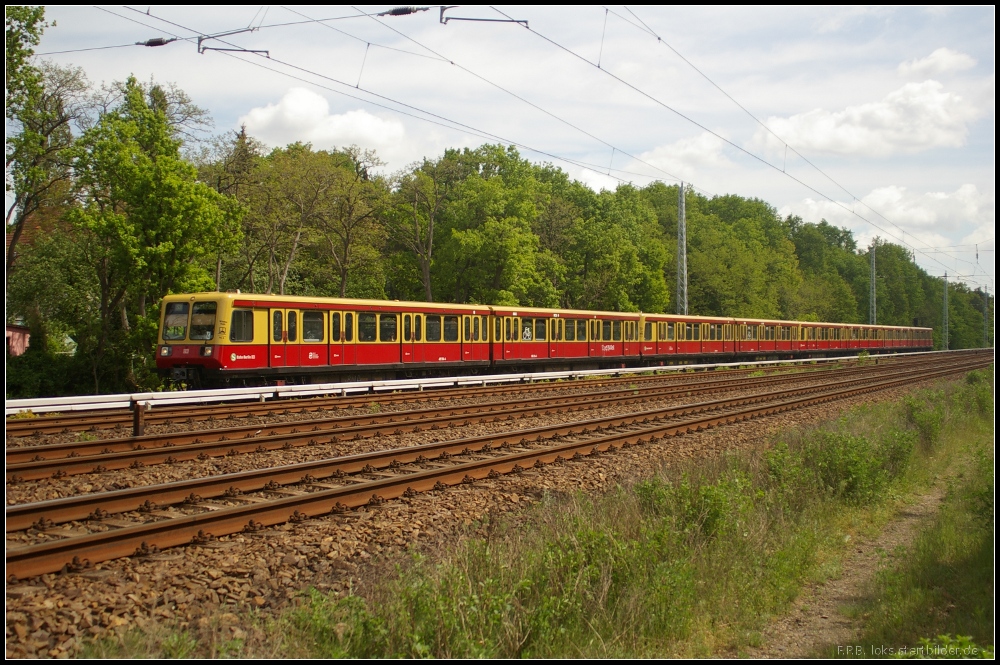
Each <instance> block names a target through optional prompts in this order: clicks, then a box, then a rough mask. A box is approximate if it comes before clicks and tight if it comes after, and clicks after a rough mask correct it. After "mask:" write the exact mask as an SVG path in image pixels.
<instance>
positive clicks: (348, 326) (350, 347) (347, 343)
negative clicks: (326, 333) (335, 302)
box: [344, 312, 358, 365]
mask: <svg viewBox="0 0 1000 665" xmlns="http://www.w3.org/2000/svg"><path fill="white" fill-rule="evenodd" d="M356 324H357V315H356V314H355V313H354V312H344V364H345V365H357V364H358V347H357V346H356V344H355V340H356V339H357V333H358V330H357V325H356Z"/></svg>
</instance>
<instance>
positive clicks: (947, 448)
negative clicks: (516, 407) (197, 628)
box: [95, 373, 993, 658]
mask: <svg viewBox="0 0 1000 665" xmlns="http://www.w3.org/2000/svg"><path fill="white" fill-rule="evenodd" d="M973 376H974V378H973V380H972V381H970V382H965V383H953V384H950V385H949V387H948V388H946V389H945V390H943V391H942V390H938V391H924V392H922V393H918V394H917V395H915V396H913V397H911V398H910V399H908V400H905V401H903V402H900V403H897V404H882V405H876V406H869V407H863V408H858V409H854V410H852V411H851V412H850V413H849V414H847V415H845V416H844V417H843V418H841V419H839V420H837V421H835V422H832V423H828V424H827V425H826V426H824V427H821V428H816V429H811V430H808V431H793V432H789V433H784V434H782V435H780V436H779V438H778V439H777V440H776V441H775V442H774V445H773V446H772V447H771V448H770V449H768V450H766V451H757V452H742V453H735V454H729V455H725V456H722V457H720V458H717V459H715V460H714V461H712V462H706V461H704V460H700V461H699V462H698V463H697V464H691V465H689V466H686V467H678V466H677V465H675V467H674V468H671V469H668V468H662V469H658V470H653V471H652V472H651V474H650V477H648V478H646V479H642V480H639V481H637V482H635V483H634V484H631V485H625V486H619V487H616V488H614V489H613V490H611V491H610V492H608V493H607V494H604V495H600V496H590V495H585V494H582V493H580V494H575V495H569V496H564V497H551V496H548V497H545V498H544V499H543V501H542V502H541V503H540V504H538V505H536V506H534V507H533V508H531V509H529V510H527V511H525V512H524V513H521V514H519V515H517V516H516V517H514V518H504V517H499V518H495V519H490V520H487V521H486V522H484V524H482V525H480V526H481V528H480V530H479V532H478V533H480V534H485V535H478V536H469V537H468V538H465V539H464V540H462V541H461V542H460V543H459V544H457V545H456V546H455V547H454V548H453V549H452V550H450V551H447V552H443V553H439V554H436V555H435V556H434V557H433V558H432V557H429V556H424V555H414V556H413V557H412V558H411V559H409V560H407V561H406V562H404V563H403V564H400V565H399V566H398V568H397V571H396V574H395V575H387V576H381V577H379V578H378V579H377V580H376V581H373V582H372V583H371V585H370V586H368V587H366V590H365V593H364V596H363V597H362V596H360V595H355V594H348V595H347V596H346V597H344V596H338V595H336V594H324V593H320V592H318V591H311V592H309V593H308V594H307V595H306V596H305V597H304V598H302V599H301V600H302V603H301V605H300V606H298V607H296V608H294V609H291V610H288V611H286V612H285V613H283V614H281V615H279V616H278V617H276V618H275V619H274V620H273V621H268V622H263V623H261V622H260V621H259V620H257V623H256V624H254V625H255V628H254V630H252V631H251V630H249V629H248V631H247V633H248V635H247V636H246V639H244V640H243V641H241V642H240V643H239V644H235V643H233V642H232V640H231V639H229V641H228V642H227V641H226V640H225V639H223V637H226V636H227V635H228V634H227V633H224V632H219V631H215V632H213V631H211V630H208V631H203V632H202V633H199V634H196V635H192V634H190V633H185V632H184V631H179V632H178V631H175V632H173V633H169V635H168V636H167V637H168V638H169V639H170V640H172V641H170V642H169V643H168V641H167V638H163V637H160V638H157V639H156V640H153V644H150V643H149V642H148V640H147V642H146V643H145V644H146V645H147V646H145V647H143V648H141V649H139V648H138V647H137V650H138V652H139V653H158V654H162V655H168V654H170V655H177V656H181V657H183V656H206V657H207V656H218V655H239V656H241V657H246V656H248V655H256V654H259V653H264V652H267V653H269V654H274V655H279V656H281V657H312V658H320V657H436V658H456V657H502V658H510V657H563V658H565V657H589V658H595V657H663V656H668V657H683V656H710V655H715V654H720V653H727V654H733V653H739V652H740V651H741V650H742V649H744V648H746V647H752V646H756V645H759V644H760V642H761V634H762V630H763V628H764V626H765V625H766V624H767V623H768V621H769V619H770V617H772V616H773V615H775V614H778V613H781V612H783V611H784V610H785V609H786V608H787V607H788V605H789V603H790V602H791V601H792V600H793V599H794V598H795V597H796V595H797V594H798V591H799V589H800V588H801V586H802V585H803V584H804V583H805V582H807V581H810V580H816V579H823V578H826V577H828V576H831V575H835V574H836V573H837V571H838V569H839V566H840V560H841V555H842V553H843V551H844V550H845V548H846V547H847V543H848V542H849V541H850V539H851V538H852V537H856V536H857V535H858V534H873V533H877V532H878V530H879V527H880V525H881V524H883V523H884V522H885V521H886V520H888V519H890V518H891V516H892V514H893V511H894V509H895V507H896V506H897V505H898V503H899V502H900V501H901V500H902V498H903V497H905V496H906V494H907V493H908V492H912V491H915V490H919V489H920V488H922V487H926V486H927V484H929V483H931V482H933V479H934V477H935V475H937V473H938V472H939V471H940V470H941V469H942V468H943V466H942V465H943V464H944V460H945V459H947V458H949V455H951V456H954V454H956V451H957V450H959V447H956V446H955V445H951V444H949V443H948V442H952V441H954V440H955V439H956V437H958V438H961V437H963V436H965V434H964V433H967V432H971V431H976V432H987V431H988V432H992V404H993V402H992V391H991V388H992V386H991V383H990V381H991V379H990V378H989V377H991V376H992V375H991V374H985V373H978V374H975V375H973ZM989 440H991V439H989ZM984 464H986V462H982V461H981V462H980V463H979V466H975V465H973V466H970V467H969V468H968V469H967V470H964V471H963V472H962V473H964V474H965V475H964V476H962V477H964V478H968V479H970V482H971V479H973V478H975V479H977V480H976V481H975V482H976V483H979V482H980V480H981V478H982V477H983V468H984V467H983V465H984ZM991 464H992V458H991V457H990V458H989V465H991ZM990 468H992V467H991V466H990ZM989 478H990V480H989V485H988V487H989V492H987V491H986V489H985V487H986V486H985V485H982V484H979V485H975V488H978V489H973V490H969V491H970V492H972V493H971V494H968V493H964V494H963V493H962V492H964V490H962V491H959V490H957V489H956V491H955V496H956V497H958V496H960V495H961V496H967V495H968V496H969V497H979V498H978V499H975V501H979V503H975V501H974V500H973V498H969V499H968V500H965V499H963V500H962V501H964V502H965V503H963V504H962V505H973V504H974V505H977V506H980V507H981V510H982V511H985V510H987V508H986V506H987V505H988V509H989V511H990V513H989V515H990V523H992V475H990V476H989ZM984 482H985V481H984ZM973 485H974V483H973ZM973 485H969V487H973ZM964 486H965V485H963V487H964ZM956 487H958V486H957V485H956ZM970 501H971V502H973V503H969V502H970ZM949 514H950V513H949ZM951 522H953V523H954V525H955V530H956V531H961V532H963V533H964V532H967V531H969V530H968V529H966V528H965V526H966V525H965V523H964V522H961V520H959V519H958V518H957V517H952V518H951ZM955 542H956V543H957V544H959V545H960V548H959V549H958V550H956V554H957V553H958V552H965V553H966V554H968V555H970V556H971V555H973V554H975V555H976V556H980V558H981V559H982V560H983V561H985V560H986V558H985V553H984V554H982V555H980V554H976V552H974V550H973V549H971V548H969V547H967V546H961V543H965V542H966V541H961V542H959V541H957V540H956V541H955ZM990 542H992V541H990ZM936 547H937V545H936V541H932V542H930V544H929V545H927V546H926V548H925V549H926V550H927V551H928V552H931V553H933V552H935V551H938V552H939V551H940V550H939V549H938V550H936V549H935V548H936ZM942 556H943V555H942ZM949 556H950V555H949ZM988 558H989V560H990V561H992V549H990V550H989V557H988ZM956 564H962V565H964V560H963V561H958V560H957V559H954V560H953V559H948V565H952V566H954V565H956ZM958 570H961V569H958ZM990 570H992V569H991V568H990ZM921 575H923V576H924V577H925V578H926V579H928V580H932V579H933V578H934V576H935V575H940V572H939V571H938V570H937V569H934V568H932V567H930V568H926V570H925V571H924V572H922V573H921ZM886 579H887V580H888V578H886ZM900 579H901V580H903V581H902V582H899V583H896V587H897V588H899V589H900V593H902V592H903V591H905V587H906V586H907V585H910V584H911V582H910V581H909V580H910V578H900ZM886 583H887V584H888V582H886ZM887 588H888V587H887ZM988 590H989V591H988V597H990V598H991V597H992V578H990V583H989V585H988ZM980 595H981V594H980ZM886 597H887V596H882V598H883V600H884V599H885V598H886ZM970 597H971V596H970ZM942 601H943V597H940V596H934V595H933V594H926V595H925V596H922V597H921V601H920V602H922V603H923V605H920V603H917V606H919V607H925V608H940V607H941V602H942ZM949 602H953V600H949ZM975 602H978V601H975ZM902 605H903V603H902V601H900V606H901V607H902ZM863 611H867V612H879V611H881V610H878V609H875V610H863ZM935 611H936V610H935ZM962 612H965V607H964V606H962V608H961V609H959V607H958V605H956V609H955V611H954V614H956V615H958V614H961V613H962ZM904 619H905V618H904ZM887 621H888V619H887ZM889 623H892V622H889ZM897 623H901V624H906V625H909V626H910V627H911V628H914V627H918V629H916V628H915V629H914V630H915V632H914V630H911V633H912V635H915V636H925V635H934V634H937V632H936V631H938V630H941V631H944V632H947V631H950V632H956V633H959V632H961V634H963V635H967V634H969V632H970V631H971V632H972V635H973V636H974V638H975V639H977V640H979V639H985V638H983V637H981V636H980V633H979V632H976V631H974V630H972V629H971V628H963V627H962V626H966V625H967V624H965V623H962V622H959V621H956V622H954V623H951V624H949V623H927V624H918V623H914V621H913V620H910V619H905V620H901V621H900V622H897ZM872 625H874V623H873V624H872ZM887 625H888V624H887ZM894 625H895V624H894ZM981 625H982V626H983V627H986V626H988V627H989V629H990V630H992V614H989V615H988V616H987V615H983V617H982V622H981ZM939 626H940V628H939ZM888 629H889V628H886V629H885V630H888ZM880 630H881V629H880ZM976 630H978V629H976ZM880 634H882V633H880ZM885 634H887V635H888V633H885ZM987 634H991V633H987ZM116 639H118V638H116ZM227 639H228V638H227ZM873 639H874V638H873ZM880 639H881V638H880ZM885 639H889V638H888V637H887V638H885ZM894 639H895V638H894ZM192 640H194V642H195V645H194V646H192V645H191V641H192ZM133 641H134V638H133ZM223 643H224V644H229V645H230V646H228V647H226V649H220V647H219V646H218V645H219V644H223ZM914 643H916V642H914ZM116 644H118V645H119V646H120V647H121V648H120V649H119V650H118V651H114V652H113V653H112V652H111V651H108V650H107V649H105V650H104V651H103V653H105V654H107V655H117V656H127V655H133V654H134V653H135V652H134V651H133V650H132V648H131V647H129V648H125V647H124V641H123V640H122V639H118V642H117V643H116ZM156 645H159V646H156ZM213 645H214V646H213ZM95 655H97V654H96V653H95Z"/></svg>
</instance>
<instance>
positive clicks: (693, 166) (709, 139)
mask: <svg viewBox="0 0 1000 665" xmlns="http://www.w3.org/2000/svg"><path fill="white" fill-rule="evenodd" d="M724 147H725V143H723V142H722V140H720V139H719V138H717V137H715V136H713V135H712V134H709V133H708V132H702V133H701V134H699V135H698V136H691V137H688V138H683V139H680V140H679V141H674V142H673V143H668V144H666V145H661V146H658V147H656V148H653V149H652V150H648V151H646V152H644V153H642V154H641V155H639V157H640V158H642V159H643V160H644V161H646V162H649V163H650V164H652V165H654V166H656V167H657V168H660V169H663V170H664V171H666V172H667V173H670V174H672V175H674V176H676V177H678V178H683V179H684V180H692V179H694V178H695V177H696V176H703V175H704V171H705V170H706V169H718V168H730V167H732V166H733V163H732V162H731V161H729V159H728V158H727V157H726V156H725V155H724V154H723V152H722V150H723V148H724ZM643 166H644V165H642V164H637V165H635V167H634V168H635V169H637V170H640V171H642V172H647V171H649V168H648V167H646V168H643Z"/></svg>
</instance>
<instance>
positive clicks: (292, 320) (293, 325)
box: [287, 312, 299, 342]
mask: <svg viewBox="0 0 1000 665" xmlns="http://www.w3.org/2000/svg"><path fill="white" fill-rule="evenodd" d="M287 337H288V340H287V341H289V342H297V341H299V313H298V312H289V313H288V335H287Z"/></svg>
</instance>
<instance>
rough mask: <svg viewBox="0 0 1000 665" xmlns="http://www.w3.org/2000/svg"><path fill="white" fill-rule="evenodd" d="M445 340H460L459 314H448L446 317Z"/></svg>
mask: <svg viewBox="0 0 1000 665" xmlns="http://www.w3.org/2000/svg"><path fill="white" fill-rule="evenodd" d="M444 341H446V342H457V341H458V317H457V316H446V317H444Z"/></svg>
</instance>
